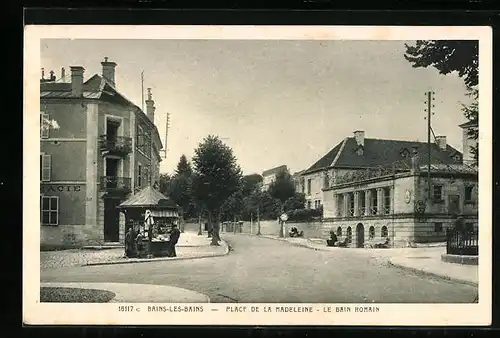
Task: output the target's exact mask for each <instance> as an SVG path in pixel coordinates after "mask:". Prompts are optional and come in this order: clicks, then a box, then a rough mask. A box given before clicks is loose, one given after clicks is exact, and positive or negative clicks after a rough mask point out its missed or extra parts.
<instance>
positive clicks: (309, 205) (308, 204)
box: [307, 201, 311, 209]
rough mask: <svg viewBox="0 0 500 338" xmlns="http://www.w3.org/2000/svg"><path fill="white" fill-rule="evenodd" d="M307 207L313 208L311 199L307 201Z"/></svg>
mask: <svg viewBox="0 0 500 338" xmlns="http://www.w3.org/2000/svg"><path fill="white" fill-rule="evenodd" d="M307 209H311V201H307Z"/></svg>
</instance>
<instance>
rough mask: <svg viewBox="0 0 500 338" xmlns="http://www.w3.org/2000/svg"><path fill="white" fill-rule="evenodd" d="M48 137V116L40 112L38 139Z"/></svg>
mask: <svg viewBox="0 0 500 338" xmlns="http://www.w3.org/2000/svg"><path fill="white" fill-rule="evenodd" d="M49 135H50V116H49V114H47V113H44V112H40V138H49Z"/></svg>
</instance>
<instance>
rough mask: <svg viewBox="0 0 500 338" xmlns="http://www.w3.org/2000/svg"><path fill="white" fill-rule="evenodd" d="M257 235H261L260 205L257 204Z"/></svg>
mask: <svg viewBox="0 0 500 338" xmlns="http://www.w3.org/2000/svg"><path fill="white" fill-rule="evenodd" d="M257 235H261V233H260V206H257Z"/></svg>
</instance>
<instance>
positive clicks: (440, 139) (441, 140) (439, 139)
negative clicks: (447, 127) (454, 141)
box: [436, 136, 446, 150]
mask: <svg viewBox="0 0 500 338" xmlns="http://www.w3.org/2000/svg"><path fill="white" fill-rule="evenodd" d="M436 144H437V145H438V147H439V149H441V150H446V136H436Z"/></svg>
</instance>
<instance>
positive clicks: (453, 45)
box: [23, 25, 492, 326]
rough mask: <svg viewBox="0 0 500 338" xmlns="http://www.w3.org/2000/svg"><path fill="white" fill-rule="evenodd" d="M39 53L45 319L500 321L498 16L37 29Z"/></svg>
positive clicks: (34, 247)
mask: <svg viewBox="0 0 500 338" xmlns="http://www.w3.org/2000/svg"><path fill="white" fill-rule="evenodd" d="M24 57H25V59H24V74H25V78H24V84H25V96H24V98H25V99H24V175H23V177H24V185H23V186H24V188H23V189H24V194H23V196H24V222H23V224H24V225H23V230H24V231H23V233H24V241H23V250H24V255H23V260H24V262H23V263H24V264H23V274H24V275H23V281H24V283H23V290H24V291H23V292H24V293H23V296H24V297H23V302H24V306H23V318H24V323H25V324H107V325H112V324H130V325H137V324H159V325H162V324H164V325H228V324H234V325H390V326H399V325H439V326H441V325H488V324H489V323H490V321H491V287H492V285H491V241H492V236H491V227H492V223H491V211H492V203H491V196H492V195H491V184H490V183H491V179H492V176H491V175H492V173H491V160H492V159H491V154H492V152H491V144H492V135H491V130H492V129H491V121H492V96H491V93H492V91H491V89H492V32H491V29H490V28H489V27H458V26H457V27H418V26H414V27H395V26H394V27H381V26H272V27H271V26H37V25H31V26H26V28H25V54H24ZM479 114H481V122H479ZM479 130H481V132H479ZM37 135H39V136H37ZM479 154H480V155H481V156H480V157H479V156H478V155H479ZM37 195H38V197H37ZM36 211H39V214H38V215H37V213H36Z"/></svg>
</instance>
